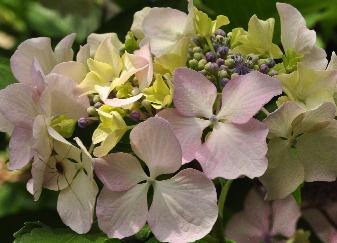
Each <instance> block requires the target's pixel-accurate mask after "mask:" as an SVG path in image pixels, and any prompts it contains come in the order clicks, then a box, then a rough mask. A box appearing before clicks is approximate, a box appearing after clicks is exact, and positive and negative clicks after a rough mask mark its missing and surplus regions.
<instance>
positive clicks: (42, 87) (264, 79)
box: [0, 1, 337, 243]
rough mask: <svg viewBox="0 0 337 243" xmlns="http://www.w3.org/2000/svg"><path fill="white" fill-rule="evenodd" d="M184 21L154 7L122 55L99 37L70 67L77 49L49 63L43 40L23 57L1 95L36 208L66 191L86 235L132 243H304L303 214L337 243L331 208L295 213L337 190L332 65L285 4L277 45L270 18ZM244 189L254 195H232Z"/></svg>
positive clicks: (17, 163) (193, 17)
mask: <svg viewBox="0 0 337 243" xmlns="http://www.w3.org/2000/svg"><path fill="white" fill-rule="evenodd" d="M187 5H188V9H187V13H185V12H182V11H179V10H176V9H172V8H157V7H155V8H149V7H146V8H144V9H142V10H140V11H138V12H136V13H135V15H134V21H133V23H132V26H131V29H130V31H129V32H128V33H127V35H126V37H125V40H124V42H122V41H121V40H120V39H119V37H118V36H117V34H116V33H103V34H96V33H93V34H90V35H89V36H88V38H87V41H86V43H84V44H83V45H82V46H80V48H79V51H78V53H77V54H76V55H75V53H74V51H73V50H72V45H73V44H74V42H75V37H76V35H75V34H70V35H68V36H66V37H65V38H64V39H63V40H61V41H60V42H59V43H58V44H57V45H56V46H55V48H53V47H52V46H51V40H50V39H49V38H45V37H40V38H33V39H29V40H26V41H24V42H23V43H22V44H21V45H19V46H18V48H17V50H16V51H15V53H14V54H13V56H12V58H11V68H12V72H13V74H14V76H15V77H16V79H17V81H18V83H15V84H11V85H9V86H7V87H6V88H5V89H3V90H1V91H0V130H1V131H3V132H6V133H8V134H9V135H10V136H11V138H10V144H9V163H8V167H9V169H11V170H21V171H25V170H28V171H30V175H31V178H30V179H29V181H28V182H27V190H28V191H29V192H30V193H31V194H32V195H33V197H34V200H38V199H39V198H40V196H41V193H42V192H43V189H48V190H52V191H56V192H57V193H58V200H57V211H58V213H59V215H60V218H61V219H62V221H63V223H64V224H65V225H67V226H68V227H70V228H71V229H72V230H73V231H75V232H77V233H79V234H86V233H88V232H89V231H90V230H91V228H92V225H95V228H97V229H98V228H99V229H100V230H101V231H102V232H103V233H105V234H106V235H107V237H109V238H116V239H123V238H129V239H130V240H131V241H133V240H135V241H139V237H140V236H139V235H137V233H138V232H139V231H141V232H144V231H146V232H148V234H146V235H147V238H146V239H144V241H149V242H150V241H151V240H154V239H157V240H159V241H161V242H194V241H198V240H200V239H202V240H203V241H205V242H223V241H225V240H234V241H235V242H238V243H240V242H288V243H290V242H309V235H310V232H308V231H307V229H306V228H301V227H302V226H301V224H297V222H298V221H299V219H300V218H301V217H302V214H303V217H302V219H303V220H306V221H307V222H308V223H309V224H311V225H312V227H313V229H314V232H316V234H317V236H318V237H319V238H320V239H321V240H323V241H326V242H335V241H336V232H337V229H336V222H335V220H334V217H335V215H336V212H335V211H336V210H335V208H336V207H335V205H336V204H337V200H335V199H334V198H333V199H331V200H330V199H329V200H330V201H331V202H330V201H329V204H320V203H316V204H314V205H311V204H310V207H309V206H308V205H309V204H307V199H306V198H305V197H304V199H303V200H302V197H301V195H302V192H305V191H306V189H307V188H308V185H309V186H310V185H311V184H313V183H317V181H325V182H326V183H328V182H330V183H332V181H335V180H336V176H337V154H336V151H337V129H336V128H337V127H336V120H335V116H336V103H335V100H336V97H337V95H336V90H337V89H336V87H337V85H336V82H337V58H336V55H335V53H332V55H331V58H330V61H328V59H327V54H326V52H325V50H324V49H322V48H321V47H319V45H318V44H317V37H316V32H315V31H314V30H310V29H309V28H308V27H307V26H306V21H305V19H304V17H303V16H302V15H301V14H300V12H299V11H298V10H297V9H295V8H294V7H292V6H291V5H289V4H285V3H277V4H276V8H277V11H278V13H279V16H280V24H281V26H280V27H281V36H279V38H278V39H280V41H281V45H278V44H277V43H278V42H277V38H275V32H274V29H275V19H273V18H269V19H266V20H263V19H259V17H258V16H257V15H253V16H252V17H251V18H250V20H249V21H248V23H247V26H234V28H233V27H232V26H230V25H229V24H230V19H228V18H227V17H226V16H224V15H219V16H216V17H215V18H210V17H209V16H208V15H207V14H206V13H204V12H203V11H201V10H199V9H197V8H196V7H195V6H194V5H193V1H188V3H187ZM230 27H231V28H232V29H231V28H230ZM242 177H247V180H246V181H248V184H249V187H252V189H250V190H249V192H248V193H247V195H241V194H242V193H241V190H240V191H235V192H233V191H232V190H230V186H231V185H232V184H235V186H236V188H239V186H241V185H242V184H241V183H242V180H241V178H242ZM254 178H257V179H255V180H253V179H254ZM233 180H234V182H233ZM256 184H258V185H256ZM261 187H262V189H261V190H260V188H261ZM257 188H259V189H257ZM245 191H247V190H245V189H243V190H242V192H245ZM228 192H229V194H228ZM233 193H235V194H236V195H235V196H234V197H233ZM237 195H239V196H241V198H242V202H243V198H246V200H245V203H244V207H243V211H241V212H238V208H235V207H233V208H232V207H231V206H232V205H233V204H236V205H241V204H240V203H241V202H237V201H235V200H236V199H237V197H238V196H237ZM304 195H305V193H304ZM326 198H327V197H324V196H322V197H320V198H319V200H321V201H324V199H326ZM231 200H233V201H231ZM319 200H318V201H319ZM321 201H320V202H321ZM322 205H323V206H322ZM322 209H324V211H322ZM331 215H332V216H331ZM331 217H332V220H331ZM316 218H317V222H319V223H317V222H316V221H315V220H314V219H316ZM322 227H323V228H322ZM143 237H145V236H143ZM150 237H153V238H150Z"/></svg>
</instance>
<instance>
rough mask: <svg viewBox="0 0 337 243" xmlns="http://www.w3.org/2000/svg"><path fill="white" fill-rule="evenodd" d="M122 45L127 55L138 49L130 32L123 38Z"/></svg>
mask: <svg viewBox="0 0 337 243" xmlns="http://www.w3.org/2000/svg"><path fill="white" fill-rule="evenodd" d="M124 45H125V50H126V51H127V52H129V53H132V52H134V51H135V50H137V49H138V48H139V45H138V43H137V40H136V38H135V36H134V35H133V33H132V32H131V31H129V32H128V33H127V35H126V36H125V44H124Z"/></svg>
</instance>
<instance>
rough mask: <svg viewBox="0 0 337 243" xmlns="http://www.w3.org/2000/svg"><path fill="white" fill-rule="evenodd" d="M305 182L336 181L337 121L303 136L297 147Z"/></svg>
mask: <svg viewBox="0 0 337 243" xmlns="http://www.w3.org/2000/svg"><path fill="white" fill-rule="evenodd" d="M296 147H297V150H298V157H299V159H300V160H301V161H302V163H303V165H304V172H305V181H309V182H310V181H334V180H335V179H336V176H337V121H335V120H333V121H331V122H330V124H329V125H328V126H327V127H325V128H323V129H320V130H317V131H315V132H311V133H306V134H303V135H302V136H301V137H300V138H299V139H298V143H297V145H296Z"/></svg>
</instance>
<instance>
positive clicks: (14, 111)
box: [0, 84, 38, 128]
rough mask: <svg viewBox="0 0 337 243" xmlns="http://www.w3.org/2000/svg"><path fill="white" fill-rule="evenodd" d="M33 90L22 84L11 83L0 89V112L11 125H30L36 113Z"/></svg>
mask: <svg viewBox="0 0 337 243" xmlns="http://www.w3.org/2000/svg"><path fill="white" fill-rule="evenodd" d="M33 97H34V93H33V90H32V89H31V88H30V87H28V86H26V85H24V84H11V85H9V86H7V88H5V89H3V90H0V112H1V113H2V114H3V115H4V117H5V118H6V119H7V120H8V121H10V122H11V123H12V124H13V125H15V126H19V127H26V128H29V127H32V125H33V121H34V119H35V116H37V114H38V107H37V104H36V103H35V102H34V100H33Z"/></svg>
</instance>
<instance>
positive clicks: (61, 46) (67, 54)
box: [55, 33, 76, 63]
mask: <svg viewBox="0 0 337 243" xmlns="http://www.w3.org/2000/svg"><path fill="white" fill-rule="evenodd" d="M75 38H76V34H75V33H72V34H69V35H67V36H66V37H64V38H63V39H62V40H61V41H60V42H59V43H58V44H57V45H56V47H55V59H56V62H57V63H60V62H67V61H72V60H73V57H74V51H73V50H72V49H71V47H72V45H73V43H74V41H75Z"/></svg>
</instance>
